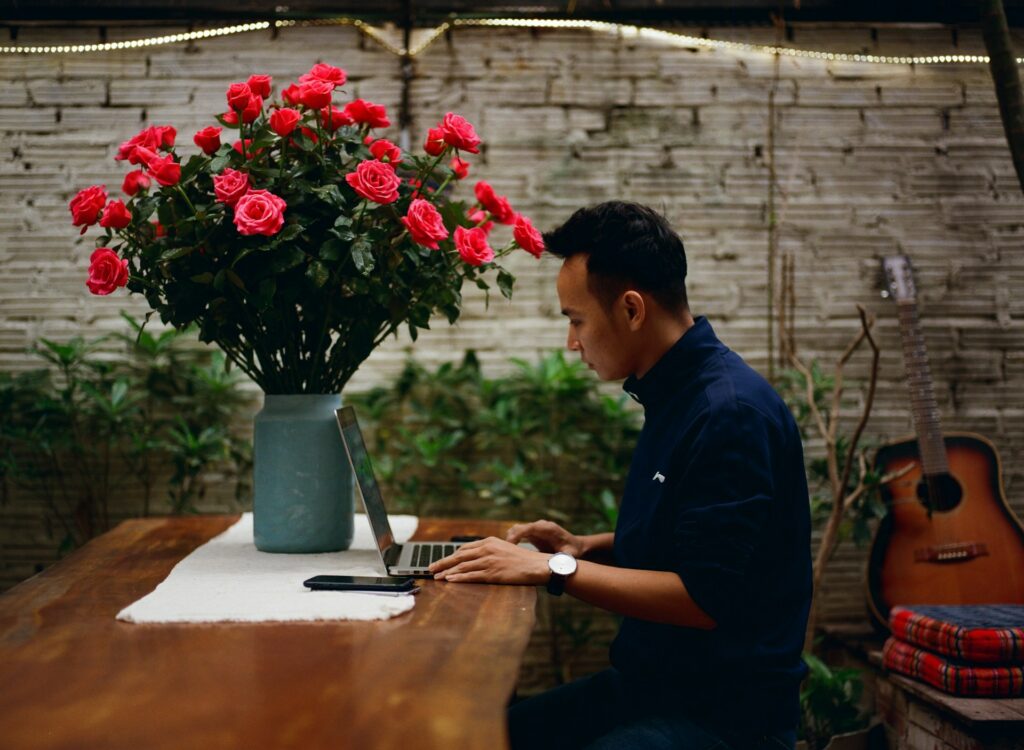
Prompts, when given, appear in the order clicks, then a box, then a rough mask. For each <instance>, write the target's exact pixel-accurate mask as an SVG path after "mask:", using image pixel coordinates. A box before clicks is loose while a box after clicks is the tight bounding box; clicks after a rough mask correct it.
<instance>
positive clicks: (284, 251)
mask: <svg viewBox="0 0 1024 750" xmlns="http://www.w3.org/2000/svg"><path fill="white" fill-rule="evenodd" d="M272 253H273V258H272V259H271V261H270V266H269V270H270V271H271V272H272V273H282V272H284V271H287V270H289V269H291V268H295V266H297V265H299V264H300V263H302V261H304V260H305V259H306V254H305V253H304V252H303V251H302V250H301V249H300V248H298V247H295V246H294V245H286V246H284V247H279V248H277V249H276V250H273V251H272Z"/></svg>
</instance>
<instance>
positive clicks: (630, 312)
mask: <svg viewBox="0 0 1024 750" xmlns="http://www.w3.org/2000/svg"><path fill="white" fill-rule="evenodd" d="M620 303H621V310H622V312H623V314H624V316H625V322H626V325H627V326H628V327H629V330H631V331H638V330H640V327H641V326H642V325H643V324H644V320H646V319H647V306H646V305H645V304H644V298H643V295H641V294H640V292H637V291H634V290H632V289H630V290H629V291H627V292H626V293H624V294H623V295H622V297H621V298H620Z"/></svg>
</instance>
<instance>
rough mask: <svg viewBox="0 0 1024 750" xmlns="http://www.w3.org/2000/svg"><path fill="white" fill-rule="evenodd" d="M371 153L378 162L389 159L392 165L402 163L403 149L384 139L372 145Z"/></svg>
mask: <svg viewBox="0 0 1024 750" xmlns="http://www.w3.org/2000/svg"><path fill="white" fill-rule="evenodd" d="M370 153H371V154H373V158H374V159H376V160H377V161H384V160H385V159H387V160H388V161H389V162H390V163H391V164H401V163H402V149H400V148H398V146H396V145H395V144H394V143H392V142H391V141H389V140H386V139H384V138H381V139H380V140H377V141H374V142H373V143H371V144H370Z"/></svg>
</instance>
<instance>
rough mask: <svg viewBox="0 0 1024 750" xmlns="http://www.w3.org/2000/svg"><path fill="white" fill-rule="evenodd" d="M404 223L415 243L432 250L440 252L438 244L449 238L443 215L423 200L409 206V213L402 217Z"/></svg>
mask: <svg viewBox="0 0 1024 750" xmlns="http://www.w3.org/2000/svg"><path fill="white" fill-rule="evenodd" d="M402 223H403V224H405V228H406V229H408V230H409V235H410V236H411V237H412V241H413V242H415V243H416V244H418V245H423V247H429V248H430V249H431V250H438V249H439V248H438V245H437V243H438V242H439V241H440V240H443V239H447V237H448V229H447V228H446V227H445V225H444V221H443V220H442V219H441V214H440V213H439V212H438V210H437V209H436V208H435V207H434V205H433V204H432V203H431V202H430V201H426V200H423V199H422V198H417V199H416V200H414V201H413V202H412V203H410V204H409V211H408V213H406V215H405V216H403V217H402Z"/></svg>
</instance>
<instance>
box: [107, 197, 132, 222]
mask: <svg viewBox="0 0 1024 750" xmlns="http://www.w3.org/2000/svg"><path fill="white" fill-rule="evenodd" d="M131 223H132V214H131V211H129V210H128V207H127V206H125V205H124V201H122V200H116V201H110V203H108V204H107V207H106V208H105V209H103V216H102V217H101V218H100V226H101V227H108V228H112V229H124V228H125V227H126V226H128V225H129V224H131Z"/></svg>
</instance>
